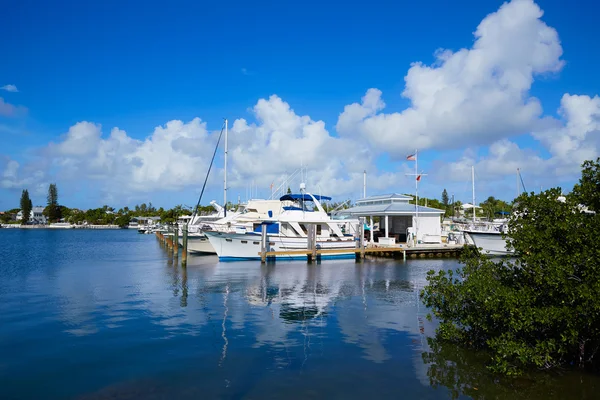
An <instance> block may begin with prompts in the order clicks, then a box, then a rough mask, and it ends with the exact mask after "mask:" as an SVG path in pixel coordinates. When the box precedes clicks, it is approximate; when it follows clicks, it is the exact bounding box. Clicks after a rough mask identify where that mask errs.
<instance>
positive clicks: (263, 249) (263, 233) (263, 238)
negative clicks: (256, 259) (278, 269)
mask: <svg viewBox="0 0 600 400" xmlns="http://www.w3.org/2000/svg"><path fill="white" fill-rule="evenodd" d="M268 246H269V238H268V236H267V225H266V224H262V225H261V227H260V261H261V262H262V263H265V262H267V248H268Z"/></svg>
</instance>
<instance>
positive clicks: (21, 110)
mask: <svg viewBox="0 0 600 400" xmlns="http://www.w3.org/2000/svg"><path fill="white" fill-rule="evenodd" d="M26 112H27V108H25V107H23V106H15V105H12V104H10V103H7V102H5V101H4V99H3V98H2V97H0V117H18V116H21V115H23V114H25V113H26Z"/></svg>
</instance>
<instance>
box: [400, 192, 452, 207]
mask: <svg viewBox="0 0 600 400" xmlns="http://www.w3.org/2000/svg"><path fill="white" fill-rule="evenodd" d="M407 196H411V195H410V194H407ZM409 203H410V204H415V200H414V198H413V199H412V200H410V201H409ZM419 205H420V206H427V207H430V208H437V209H438V210H444V211H446V206H444V204H443V203H442V202H441V201H439V200H438V199H429V198H426V197H419Z"/></svg>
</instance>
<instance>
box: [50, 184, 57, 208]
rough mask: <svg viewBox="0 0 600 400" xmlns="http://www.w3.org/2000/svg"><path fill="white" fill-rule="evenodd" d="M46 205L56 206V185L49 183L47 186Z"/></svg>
mask: <svg viewBox="0 0 600 400" xmlns="http://www.w3.org/2000/svg"><path fill="white" fill-rule="evenodd" d="M48 205H49V206H50V205H54V206H57V205H58V190H57V189H56V183H51V184H50V186H48Z"/></svg>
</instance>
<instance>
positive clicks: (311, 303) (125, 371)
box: [0, 230, 501, 399]
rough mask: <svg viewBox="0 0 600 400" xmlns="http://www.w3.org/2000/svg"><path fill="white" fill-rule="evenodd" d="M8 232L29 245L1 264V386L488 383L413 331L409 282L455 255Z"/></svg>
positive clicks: (82, 389) (308, 392)
mask: <svg viewBox="0 0 600 400" xmlns="http://www.w3.org/2000/svg"><path fill="white" fill-rule="evenodd" d="M7 231H8V230H7ZM15 231H17V230H15ZM8 234H11V235H16V236H15V237H12V236H11V240H7V241H5V243H6V245H5V247H4V248H3V249H0V255H5V256H6V255H7V254H25V252H24V249H29V250H30V251H31V249H40V251H39V252H35V251H34V252H32V253H30V254H29V255H28V258H27V262H21V261H20V260H21V259H20V258H18V257H5V258H3V259H4V260H6V261H5V262H3V263H1V264H0V274H1V276H2V278H3V279H1V280H0V300H2V301H0V326H1V327H2V329H1V335H2V340H1V341H0V353H1V354H2V361H1V362H0V378H1V379H2V382H3V385H2V386H1V387H0V398H44V399H63V398H79V399H81V398H84V399H99V398H144V399H162V398H177V399H182V398H183V399H186V398H190V399H196V398H368V397H369V396H373V395H374V394H376V396H377V398H394V399H396V398H448V397H449V394H450V393H449V391H448V389H447V387H450V388H452V389H453V390H458V391H459V393H467V394H469V395H470V394H471V392H468V391H467V392H464V390H463V389H464V388H459V389H456V388H453V386H452V385H451V384H450V383H449V382H451V379H450V378H448V376H450V374H455V375H456V376H461V374H472V375H469V377H471V378H472V379H474V380H475V381H477V380H479V381H480V382H493V380H492V379H489V380H487V381H486V380H485V379H483V378H481V379H480V375H478V373H476V372H477V371H485V368H484V364H483V363H481V362H479V361H477V362H473V361H470V360H468V363H467V365H464V362H463V361H462V360H463V359H462V358H461V359H458V361H460V362H461V363H459V364H456V368H451V366H449V365H446V364H445V363H444V360H446V359H449V360H452V359H453V357H454V356H455V355H454V354H453V353H451V352H450V353H449V354H448V355H446V352H444V351H439V349H438V348H436V347H434V348H430V346H429V345H428V341H427V337H428V336H431V335H433V333H434V328H435V325H434V324H433V323H430V322H427V321H426V318H425V316H426V314H427V310H426V309H425V308H424V307H423V305H422V304H421V302H420V300H419V291H420V290H421V288H422V287H423V286H424V285H425V284H426V274H427V271H428V270H430V269H434V270H440V269H449V268H455V267H456V266H457V264H456V261H455V260H448V259H446V260H430V259H427V260H410V261H408V262H405V263H403V262H395V261H393V260H367V261H365V262H361V263H355V262H354V261H347V260H332V261H327V262H323V263H322V264H318V263H315V264H310V265H308V264H306V263H302V262H281V261H280V262H277V263H276V264H260V263H258V262H239V263H227V262H224V263H219V262H218V258H217V257H216V256H208V257H190V258H189V259H188V266H187V268H182V267H181V266H180V265H179V263H178V262H177V260H176V259H174V258H173V257H172V256H169V255H168V253H167V252H165V251H164V249H162V248H161V247H160V246H159V244H158V243H157V241H156V240H155V239H154V238H151V237H149V236H146V235H137V234H135V235H133V234H131V232H126V231H114V232H94V236H93V238H94V240H97V242H95V245H94V246H89V245H87V246H86V244H88V243H89V241H90V240H91V239H90V238H92V236H90V232H86V231H81V232H79V231H77V230H56V231H50V230H46V231H43V232H42V231H40V232H20V231H19V232H12V233H10V232H9V233H8ZM24 235H27V236H26V237H25V236H24ZM21 237H23V238H24V239H23V240H16V239H18V238H21ZM50 245H51V246H52V249H53V251H48V248H49V246H50ZM44 246H46V247H44ZM82 248H85V251H82V250H81V249H82ZM6 249H9V250H10V249H12V250H10V253H6V251H7V250H6ZM3 252H4V253H3ZM424 354H425V355H427V357H428V358H424V356H423V355H424ZM464 360H467V359H464ZM465 362H466V361H465ZM457 368H458V369H457ZM49 371H50V372H49ZM486 376H487V375H486ZM471 378H469V379H471ZM465 379H466V378H465ZM30 382H36V385H31V383H30ZM469 382H471V381H469ZM472 384H473V385H475V384H476V382H474V383H472ZM436 387H440V388H439V389H436ZM478 389H479V391H481V392H482V393H483V392H485V393H487V394H489V397H493V396H492V395H491V394H490V393H501V392H499V391H498V389H495V388H494V387H493V384H492V383H490V384H489V386H488V387H486V388H485V389H484V388H482V387H481V386H478Z"/></svg>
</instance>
